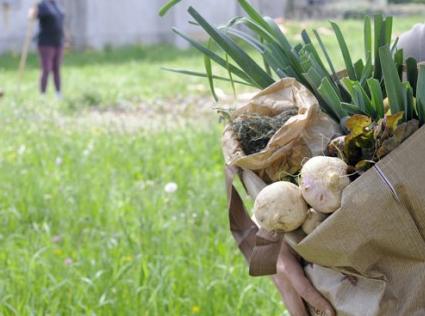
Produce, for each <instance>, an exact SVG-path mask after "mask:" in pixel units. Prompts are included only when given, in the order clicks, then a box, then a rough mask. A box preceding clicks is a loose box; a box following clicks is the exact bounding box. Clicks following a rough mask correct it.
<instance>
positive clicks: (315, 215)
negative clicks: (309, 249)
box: [302, 208, 326, 235]
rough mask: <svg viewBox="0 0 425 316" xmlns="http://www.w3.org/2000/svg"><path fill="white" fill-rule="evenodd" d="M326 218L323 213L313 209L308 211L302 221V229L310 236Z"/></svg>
mask: <svg viewBox="0 0 425 316" xmlns="http://www.w3.org/2000/svg"><path fill="white" fill-rule="evenodd" d="M325 218H326V215H325V214H323V213H319V212H317V211H316V210H315V209H312V208H311V209H309V210H308V213H307V218H306V219H305V221H304V224H303V226H302V229H303V231H304V233H306V234H307V235H308V234H310V233H311V232H312V231H313V230H315V229H316V227H317V226H319V225H320V223H321V222H323V221H324V220H325Z"/></svg>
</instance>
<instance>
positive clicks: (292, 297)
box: [273, 241, 336, 316]
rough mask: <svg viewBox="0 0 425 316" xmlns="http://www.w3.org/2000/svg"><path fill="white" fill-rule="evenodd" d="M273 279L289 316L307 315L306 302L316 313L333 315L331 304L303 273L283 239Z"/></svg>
mask: <svg viewBox="0 0 425 316" xmlns="http://www.w3.org/2000/svg"><path fill="white" fill-rule="evenodd" d="M273 281H274V283H275V284H276V286H277V287H278V288H279V290H280V293H281V295H282V299H283V301H284V302H285V305H286V308H287V309H288V311H289V313H290V315H291V316H308V315H309V313H308V311H307V308H306V304H305V302H306V303H308V304H309V305H310V306H311V307H312V308H313V309H314V310H315V311H316V313H317V314H318V315H323V316H335V315H336V314H335V311H334V310H333V308H332V306H331V304H330V303H329V302H328V301H327V300H326V299H325V298H324V297H323V296H322V295H321V294H320V293H319V292H318V291H317V290H316V289H315V288H314V287H313V285H312V284H311V282H310V281H309V280H308V279H307V277H306V276H305V274H304V269H303V268H302V266H301V264H300V262H299V260H298V257H297V255H296V254H295V253H294V252H293V250H292V249H291V248H290V247H289V246H288V244H287V243H286V242H285V241H283V242H282V246H281V250H280V253H279V257H278V262H277V274H276V275H274V276H273Z"/></svg>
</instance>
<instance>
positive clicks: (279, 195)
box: [166, 0, 425, 315]
mask: <svg viewBox="0 0 425 316" xmlns="http://www.w3.org/2000/svg"><path fill="white" fill-rule="evenodd" d="M174 2H179V1H174ZM239 4H240V6H241V7H242V9H243V10H244V12H245V13H246V16H244V17H236V18H234V19H232V20H231V21H229V22H228V23H227V24H226V25H224V26H221V27H215V26H212V25H211V24H210V23H208V21H206V20H205V19H204V18H203V17H202V16H201V15H200V14H199V13H198V12H197V11H196V10H195V9H194V8H189V11H188V12H189V14H190V15H191V17H192V18H193V19H194V22H193V23H194V24H195V25H197V26H198V27H200V28H202V29H203V30H204V31H205V32H206V33H207V34H208V35H209V39H208V43H207V44H205V45H204V44H203V43H202V42H199V41H196V40H194V39H192V38H190V37H189V36H187V35H186V34H184V33H182V32H180V31H179V30H177V29H174V31H175V32H176V33H177V34H178V35H180V36H181V37H183V38H184V39H186V40H187V41H188V42H189V43H190V44H191V45H192V46H194V47H195V48H196V49H198V50H199V51H200V52H201V53H202V54H203V55H204V63H205V73H199V72H194V71H188V70H181V69H168V70H171V71H175V72H178V73H183V74H189V75H196V76H202V77H205V78H207V79H208V83H209V86H210V89H211V92H212V95H213V96H214V98H216V99H217V97H216V94H215V89H214V83H215V80H225V81H228V82H229V84H230V85H231V86H232V88H233V89H235V84H244V85H248V86H252V87H255V88H258V89H261V90H262V91H261V92H260V93H259V94H257V95H256V96H255V97H254V98H253V99H252V100H250V101H249V102H248V104H246V105H244V106H242V107H240V108H237V109H236V110H234V111H229V112H228V113H226V117H227V118H228V124H227V126H226V128H225V133H224V136H223V151H224V155H225V161H226V170H227V171H226V174H227V187H228V199H229V213H230V217H229V218H230V222H231V225H230V226H231V230H232V233H233V236H234V237H235V239H236V240H237V242H238V245H239V247H240V249H241V251H242V252H243V253H244V255H245V256H246V257H247V258H248V259H249V261H250V272H251V274H253V275H264V274H273V273H274V272H275V271H276V262H275V260H276V251H278V250H279V247H278V246H276V245H279V242H282V240H283V239H285V240H286V242H288V243H289V244H290V245H291V246H292V248H293V249H294V250H295V251H296V252H297V253H298V254H299V255H300V256H302V257H303V258H304V259H305V260H306V261H307V262H310V263H312V265H311V266H307V267H306V274H307V275H308V276H309V277H310V279H311V280H312V282H313V283H314V285H315V286H316V288H318V289H319V290H320V291H321V292H322V294H323V295H324V296H325V297H326V298H327V299H328V300H329V301H330V302H331V303H332V304H333V306H334V307H335V309H336V310H337V312H338V315H366V314H367V315H414V314H415V313H416V314H417V313H420V312H421V311H422V312H423V310H425V277H420V278H419V279H418V273H421V272H419V271H421V269H424V268H425V250H424V249H425V247H424V246H425V237H424V236H425V206H424V205H425V198H424V196H425V189H424V188H423V186H421V185H420V183H421V182H422V178H423V177H425V170H423V168H422V166H421V164H420V160H421V157H423V155H424V154H425V127H423V128H421V126H422V125H423V124H424V123H425V65H421V64H418V62H417V61H416V60H415V59H413V58H407V59H406V58H404V54H403V51H402V50H401V49H398V48H397V40H396V41H395V42H392V24H393V18H392V17H383V16H382V15H377V16H374V17H373V18H371V17H365V19H364V32H363V33H364V34H363V38H364V59H359V60H356V61H354V60H352V58H351V55H350V51H349V49H348V45H347V42H346V39H345V38H344V36H343V34H342V32H341V29H340V27H339V26H338V24H336V23H333V22H332V23H331V26H332V29H333V31H334V34H335V39H336V41H337V42H338V45H339V48H340V51H341V58H342V61H343V64H344V65H345V69H344V70H342V71H337V70H336V68H335V65H334V63H333V61H332V59H331V58H330V56H329V54H328V50H327V48H326V46H325V45H324V43H323V41H322V39H321V37H320V35H319V33H318V32H317V31H313V35H314V39H312V37H311V36H310V34H308V32H306V31H303V32H302V33H301V38H302V42H300V43H297V44H296V45H292V44H291V43H290V41H289V40H288V39H287V37H286V36H285V34H284V33H283V32H282V31H281V29H280V28H279V26H278V25H277V24H276V23H275V21H274V20H273V19H271V18H268V17H262V16H261V15H260V14H259V12H257V11H256V10H255V9H254V8H253V7H252V6H251V5H250V4H249V2H248V1H247V0H239ZM166 9H168V7H166ZM247 44H248V45H249V46H251V47H252V48H253V49H250V50H246V49H245V47H246V45H247ZM252 52H255V54H260V55H261V57H262V60H263V63H262V64H259V63H257V62H256V59H255V58H254V57H253V56H252ZM213 64H216V65H218V66H220V67H222V68H224V69H225V70H226V72H227V74H228V77H221V76H217V75H214V73H213V67H212V65H213ZM406 153H408V155H406ZM405 156H406V157H405ZM407 156H408V157H407ZM237 174H239V176H240V178H241V180H242V182H243V184H244V187H245V188H246V190H247V192H248V193H249V195H250V196H251V197H252V198H253V199H255V203H254V215H253V217H252V218H251V217H250V216H248V214H247V213H246V211H245V209H244V207H243V203H242V200H241V198H240V196H239V194H238V193H237V191H236V189H235V187H234V186H233V184H232V183H233V179H234V177H235V176H236V175H237ZM253 227H256V229H253ZM257 232H259V235H258V236H257V238H256V237H255V236H254V235H255V234H256V233H257ZM399 235H403V238H402V240H400V238H396V237H395V236H399ZM267 236H268V237H267ZM276 236H278V237H276ZM253 240H254V241H255V242H253ZM256 253H260V254H261V256H256ZM422 271H423V270H422ZM422 274H423V273H422ZM346 275H349V276H351V277H354V278H356V279H357V280H358V281H359V284H360V285H361V286H359V287H356V286H355V285H352V286H349V285H347V284H346V283H344V276H346ZM365 293H366V294H365Z"/></svg>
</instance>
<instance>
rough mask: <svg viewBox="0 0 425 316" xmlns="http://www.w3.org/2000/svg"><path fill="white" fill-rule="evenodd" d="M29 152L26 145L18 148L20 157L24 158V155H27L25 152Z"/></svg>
mask: <svg viewBox="0 0 425 316" xmlns="http://www.w3.org/2000/svg"><path fill="white" fill-rule="evenodd" d="M26 150H27V147H26V146H25V145H21V146H19V148H18V155H19V156H22V155H23V154H25V151H26Z"/></svg>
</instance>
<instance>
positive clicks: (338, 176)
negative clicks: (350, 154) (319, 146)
mask: <svg viewBox="0 0 425 316" xmlns="http://www.w3.org/2000/svg"><path fill="white" fill-rule="evenodd" d="M347 169H348V165H347V164H346V163H345V162H344V161H343V160H341V159H339V158H334V157H323V156H317V157H313V158H311V159H310V160H308V161H307V162H306V163H305V165H304V166H303V167H302V169H301V179H300V187H301V192H302V195H303V197H304V199H305V200H306V201H307V203H308V204H310V206H311V207H312V208H314V209H315V210H316V211H318V212H322V213H332V212H334V211H336V210H337V209H338V208H339V207H340V205H341V196H342V191H343V190H344V188H345V187H346V186H347V185H349V184H350V179H349V177H348V175H347Z"/></svg>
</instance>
